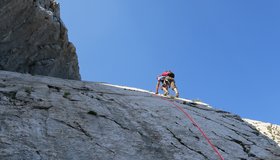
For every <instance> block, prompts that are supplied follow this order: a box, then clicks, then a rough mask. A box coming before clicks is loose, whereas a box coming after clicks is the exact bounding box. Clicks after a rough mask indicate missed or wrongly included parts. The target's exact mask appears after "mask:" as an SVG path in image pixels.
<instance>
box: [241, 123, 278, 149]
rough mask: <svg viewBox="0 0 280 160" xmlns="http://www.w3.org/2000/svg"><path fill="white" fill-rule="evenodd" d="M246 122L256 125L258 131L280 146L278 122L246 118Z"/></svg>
mask: <svg viewBox="0 0 280 160" xmlns="http://www.w3.org/2000/svg"><path fill="white" fill-rule="evenodd" d="M244 120H245V121H246V122H248V123H250V124H252V125H253V126H255V127H256V129H257V130H258V131H260V132H261V133H262V134H264V135H266V136H267V137H269V138H270V139H272V140H274V141H275V142H276V143H278V145H279V146H280V126H279V125H276V124H271V123H266V122H261V121H256V120H250V119H244Z"/></svg>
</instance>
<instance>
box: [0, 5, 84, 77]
mask: <svg viewBox="0 0 280 160" xmlns="http://www.w3.org/2000/svg"><path fill="white" fill-rule="evenodd" d="M59 10H60V9H59V5H58V4H57V3H56V2H55V1H54V0H1V1H0V19H1V22H0V70H7V71H15V72H21V73H30V74H39V75H47V76H53V77H60V78H65V79H75V80H80V74H79V66H78V59H77V55H76V51H75V47H74V45H73V44H72V43H70V42H69V41H68V35H67V29H66V28H65V26H64V24H63V22H62V20H61V19H60V13H59Z"/></svg>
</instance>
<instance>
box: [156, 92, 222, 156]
mask: <svg viewBox="0 0 280 160" xmlns="http://www.w3.org/2000/svg"><path fill="white" fill-rule="evenodd" d="M156 96H157V95H156ZM157 97H160V96H157ZM160 98H161V99H163V100H165V101H167V102H169V103H170V104H172V105H173V106H174V107H175V108H177V109H178V110H179V111H181V112H182V113H184V115H185V116H186V117H187V118H188V119H189V120H190V121H191V122H192V123H193V125H194V126H195V127H196V128H197V129H198V130H199V131H200V133H201V134H202V135H203V137H204V138H205V139H206V141H207V142H208V144H209V145H210V146H211V147H212V148H213V150H214V151H215V153H216V154H217V155H218V156H219V158H220V159H221V160H224V158H223V156H222V155H221V153H220V152H219V151H218V149H217V148H216V147H215V146H214V145H213V143H212V142H211V140H210V139H209V138H208V137H207V135H206V134H205V132H204V131H203V130H202V129H201V128H200V127H199V125H198V124H197V123H196V122H195V120H194V119H193V118H192V116H191V115H190V114H189V113H188V112H187V111H185V110H184V109H183V108H182V107H180V106H179V105H177V104H175V103H174V102H172V101H171V100H169V99H167V98H164V97H160Z"/></svg>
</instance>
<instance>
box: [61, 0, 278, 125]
mask: <svg viewBox="0 0 280 160" xmlns="http://www.w3.org/2000/svg"><path fill="white" fill-rule="evenodd" d="M58 2H59V3H60V7H61V17H62V19H63V21H64V23H65V25H66V26H67V28H68V34H69V39H70V41H71V42H73V43H74V45H75V46H76V48H77V54H78V58H79V65H80V73H81V76H82V79H83V80H86V81H95V82H107V83H111V84H116V85H125V86H130V87H136V88H141V89H146V90H150V91H154V90H155V85H156V76H157V75H158V74H160V73H161V72H163V71H164V70H172V71H174V72H175V74H176V84H177V86H178V89H179V91H180V96H181V97H183V98H188V99H200V100H202V101H204V102H206V103H208V104H210V105H212V106H214V107H215V108H219V109H222V110H225V111H229V112H232V113H235V114H238V115H240V116H241V117H243V118H250V119H255V120H260V121H264V122H271V123H276V124H280V116H279V113H280V105H279V103H278V101H279V100H280V83H279V82H280V73H279V68H280V63H279V60H280V18H279V17H280V1H279V0H268V1H264V0H246V1H244V0H211V1H209V0H83V1H69V0H58Z"/></svg>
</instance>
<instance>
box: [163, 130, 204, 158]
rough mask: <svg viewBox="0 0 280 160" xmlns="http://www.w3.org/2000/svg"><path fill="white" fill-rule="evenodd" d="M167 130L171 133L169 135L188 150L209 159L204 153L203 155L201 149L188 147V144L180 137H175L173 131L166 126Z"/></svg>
mask: <svg viewBox="0 0 280 160" xmlns="http://www.w3.org/2000/svg"><path fill="white" fill-rule="evenodd" d="M166 130H167V131H169V132H170V133H171V135H172V136H173V138H174V139H176V140H177V141H178V142H179V143H180V144H181V145H183V146H185V147H186V148H188V149H189V150H191V151H193V152H196V153H198V154H200V155H201V156H203V157H204V158H205V159H209V158H208V157H207V156H206V155H204V154H203V153H202V152H201V151H198V150H195V149H193V148H190V147H189V146H187V145H186V144H185V143H184V142H183V141H182V139H181V138H179V137H177V136H176V135H175V133H174V132H172V131H171V130H170V129H169V128H166ZM173 145H174V144H173Z"/></svg>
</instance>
